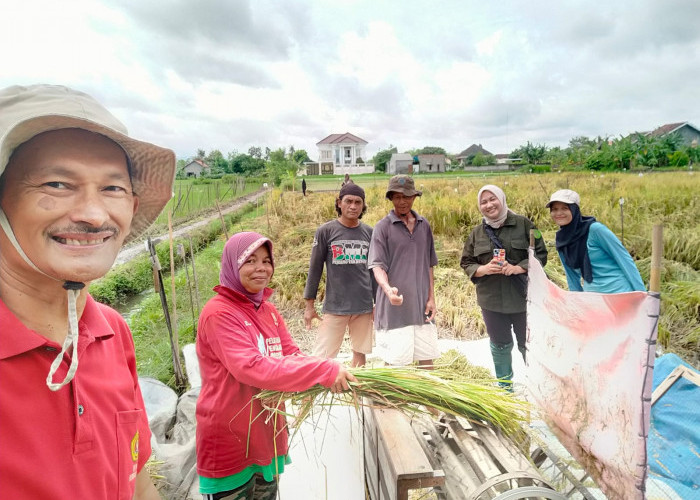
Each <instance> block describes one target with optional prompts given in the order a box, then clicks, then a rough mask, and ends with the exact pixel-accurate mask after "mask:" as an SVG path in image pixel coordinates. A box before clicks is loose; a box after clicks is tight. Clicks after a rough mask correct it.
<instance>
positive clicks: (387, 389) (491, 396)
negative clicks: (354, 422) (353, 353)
mask: <svg viewBox="0 0 700 500" xmlns="http://www.w3.org/2000/svg"><path fill="white" fill-rule="evenodd" d="M350 371H351V372H352V374H353V375H354V376H355V377H356V378H357V382H353V383H352V384H351V390H350V391H347V392H345V393H342V394H332V393H331V392H330V390H329V389H327V388H325V387H322V386H318V385H317V386H314V387H312V388H310V389H308V390H306V391H303V392H294V393H281V392H278V391H261V392H260V393H259V394H258V395H257V396H256V397H258V398H259V399H262V400H263V402H264V406H265V408H267V409H268V410H270V411H273V412H275V411H278V410H277V409H276V407H277V406H278V404H279V403H280V402H282V401H286V400H290V401H291V403H292V404H293V405H294V406H295V407H297V408H298V412H297V415H295V418H296V420H297V422H298V421H300V420H304V419H306V418H307V417H308V415H309V414H310V412H311V408H312V407H313V406H318V405H333V404H346V405H352V406H355V407H356V408H359V407H360V406H361V405H362V404H365V403H364V402H363V401H365V399H364V398H367V399H368V400H371V403H370V404H372V405H378V406H387V407H391V408H395V409H398V410H400V411H403V412H405V413H411V414H414V413H421V412H426V411H427V408H434V409H436V410H439V411H443V412H445V413H449V414H453V415H457V416H461V417H464V418H467V419H469V420H471V421H476V422H479V421H485V422H487V423H490V424H492V425H494V426H495V427H497V428H499V429H501V430H503V431H504V432H505V433H506V434H508V435H518V434H520V433H521V427H520V425H519V423H518V422H520V421H522V420H524V419H525V418H526V410H527V403H526V402H524V401H521V400H518V399H516V398H515V397H513V395H511V394H509V393H507V392H506V391H504V390H502V389H500V388H499V387H497V386H496V385H495V383H494V382H495V381H494V380H472V379H467V378H465V377H464V376H463V375H462V374H461V373H460V372H459V371H458V370H456V369H454V367H452V366H451V365H448V366H436V367H435V369H434V370H424V369H420V368H416V367H411V366H407V367H373V368H353V369H351V370H350Z"/></svg>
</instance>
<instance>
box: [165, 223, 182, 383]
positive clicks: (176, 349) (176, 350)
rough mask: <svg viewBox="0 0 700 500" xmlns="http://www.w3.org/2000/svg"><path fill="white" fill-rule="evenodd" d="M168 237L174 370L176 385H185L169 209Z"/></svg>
mask: <svg viewBox="0 0 700 500" xmlns="http://www.w3.org/2000/svg"><path fill="white" fill-rule="evenodd" d="M168 237H169V239H170V294H171V296H172V297H171V299H172V303H173V311H172V328H173V336H172V342H171V344H170V347H171V350H172V356H173V371H174V372H175V385H176V386H177V387H182V388H184V387H185V376H184V375H183V373H182V365H181V364H180V342H179V339H178V333H177V294H176V293H175V255H174V253H175V252H174V250H175V249H174V248H173V213H172V211H170V210H168Z"/></svg>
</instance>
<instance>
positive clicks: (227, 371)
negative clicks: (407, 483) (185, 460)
mask: <svg viewBox="0 0 700 500" xmlns="http://www.w3.org/2000/svg"><path fill="white" fill-rule="evenodd" d="M273 272H274V260H273V258H272V242H271V241H270V240H269V239H268V238H266V237H264V236H262V235H260V234H257V233H253V232H244V233H238V234H235V235H233V236H232V237H231V238H230V239H229V240H228V242H227V243H226V245H225V247H224V252H223V255H222V258H221V272H220V283H221V284H220V285H219V286H217V287H215V288H214V290H215V291H216V292H217V295H215V296H214V297H213V298H212V299H211V300H210V301H209V302H207V304H206V305H205V306H204V309H203V310H202V314H201V316H200V318H199V328H198V332H197V357H198V358H199V368H200V371H201V375H202V389H201V392H200V394H199V399H198V401H197V472H198V474H199V476H200V492H201V493H202V494H203V495H204V498H205V500H228V499H236V500H238V499H253V498H255V500H263V499H273V498H275V496H276V493H277V481H276V476H277V475H279V474H280V473H281V472H283V471H284V465H285V463H286V462H287V449H288V437H287V430H286V421H285V419H284V417H283V416H282V415H280V414H279V413H278V414H276V415H275V416H274V417H272V416H271V415H270V414H269V412H268V411H266V410H263V408H262V406H261V404H260V401H259V400H257V399H254V396H255V395H256V394H257V393H258V392H259V391H260V390H261V389H273V390H279V391H302V390H305V389H308V388H309V387H312V386H314V385H316V384H322V385H324V386H326V387H330V388H331V389H332V390H333V391H334V392H338V391H342V390H347V389H348V388H349V387H348V381H354V380H355V378H354V377H353V376H352V375H351V374H350V373H349V372H348V371H347V369H346V368H345V367H344V366H343V365H341V364H339V363H337V362H335V361H332V360H322V359H320V358H315V357H311V356H305V355H304V354H302V352H301V351H300V350H299V348H298V347H297V345H296V344H295V343H294V340H292V337H291V336H290V334H289V332H288V331H287V327H286V326H285V324H284V320H283V319H282V317H281V316H280V314H279V312H278V311H277V309H276V308H275V306H273V305H272V304H270V303H269V302H268V301H267V299H268V298H269V297H270V295H272V293H273V291H272V290H271V289H270V288H267V284H268V283H269V282H270V278H271V277H272V273H273ZM282 410H284V408H282Z"/></svg>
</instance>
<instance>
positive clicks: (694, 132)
mask: <svg viewBox="0 0 700 500" xmlns="http://www.w3.org/2000/svg"><path fill="white" fill-rule="evenodd" d="M670 134H678V135H680V136H681V138H682V139H683V145H684V146H690V145H692V144H693V141H695V144H696V145H697V144H698V143H699V142H700V129H698V128H697V127H695V126H693V125H691V124H690V123H688V122H678V123H667V124H666V125H662V126H660V127H659V128H657V129H654V130H652V131H651V132H645V133H644V135H646V136H650V137H664V136H666V135H670Z"/></svg>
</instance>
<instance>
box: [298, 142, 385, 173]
mask: <svg viewBox="0 0 700 500" xmlns="http://www.w3.org/2000/svg"><path fill="white" fill-rule="evenodd" d="M366 145H367V141H365V140H364V139H360V138H359V137H357V136H356V135H353V134H351V133H349V132H345V133H344V134H331V135H329V136H328V137H326V138H325V139H322V140H321V141H319V142H317V143H316V146H317V147H318V162H310V163H307V164H306V173H307V174H308V175H318V174H335V175H345V174H350V175H353V174H369V173H372V172H374V164H372V163H367V159H368V158H367V157H366V153H365V146H366Z"/></svg>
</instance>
